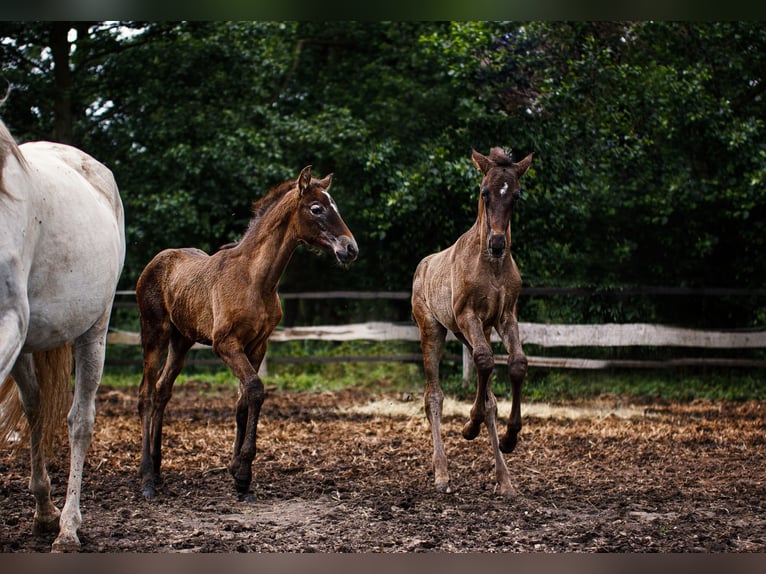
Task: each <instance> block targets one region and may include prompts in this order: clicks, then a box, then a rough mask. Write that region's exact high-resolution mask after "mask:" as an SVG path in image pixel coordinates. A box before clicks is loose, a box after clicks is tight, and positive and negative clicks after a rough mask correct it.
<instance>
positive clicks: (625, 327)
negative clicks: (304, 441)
mask: <svg viewBox="0 0 766 574" xmlns="http://www.w3.org/2000/svg"><path fill="white" fill-rule="evenodd" d="M573 291H577V292H578V293H579V292H580V291H582V294H589V293H592V292H593V290H588V291H587V293H586V292H585V290H579V288H571V289H570V288H526V290H525V293H526V294H527V295H551V294H561V293H572V292H573ZM622 292H623V293H624V291H622ZM639 292H640V293H650V294H661V295H690V294H696V295H703V296H710V295H724V294H725V295H734V296H743V295H756V296H761V295H766V289H764V290H744V289H699V290H691V289H686V288H682V289H674V288H642V289H640V290H639V289H633V290H630V293H632V294H638V293H639ZM117 294H118V295H119V296H126V295H133V296H134V295H135V292H134V291H119V292H118V293H117ZM280 296H281V297H282V298H283V299H291V298H293V299H331V298H344V299H409V297H410V294H409V292H384V291H362V292H359V291H330V292H321V293H316V292H312V293H284V294H280ZM133 305H135V303H133ZM115 306H125V303H122V302H116V303H115ZM519 332H520V335H521V338H522V343H523V344H527V345H537V346H540V347H546V348H556V347H633V346H636V347H639V346H645V347H685V348H697V349H766V330H739V331H711V330H697V329H685V328H678V327H670V326H665V325H655V324H647V323H629V324H617V323H607V324H596V325H556V324H544V323H524V322H521V323H519ZM269 340H270V341H272V342H286V341H296V340H318V341H335V342H342V341H353V340H368V341H418V340H419V333H418V329H417V327H416V326H415V325H414V324H412V323H405V324H401V323H386V322H367V323H355V324H347V325H322V326H311V327H285V328H278V329H276V330H275V331H274V332H273V333H272V335H271V337H270V339H269ZM448 340H455V338H454V336H453V335H452V334H451V333H450V334H449V336H448ZM107 342H108V343H109V344H112V345H139V344H140V336H139V334H138V333H131V332H127V331H121V330H118V329H112V330H111V331H110V333H109V336H108V339H107ZM493 342H499V339H498V338H497V335H496V334H493ZM193 348H194V349H204V348H208V349H209V347H207V346H205V345H199V344H198V345H195V346H194V347H193ZM445 358H446V359H449V360H461V357H460V356H454V355H451V356H447V357H445ZM268 360H269V361H272V362H289V363H298V362H316V363H322V362H373V361H420V360H421V355H420V354H400V355H387V356H343V357H337V356H336V357H300V358H290V357H271V356H269V357H268ZM495 360H496V362H497V363H498V364H502V363H503V362H505V361H507V356H505V355H498V356H496V357H495ZM528 360H529V364H530V366H537V367H549V368H567V369H606V368H670V367H683V366H695V365H703V366H724V367H766V360H759V359H742V358H727V357H720V358H716V357H687V358H674V359H667V360H632V359H587V358H568V357H539V356H528ZM217 361H218V359H212V358H211V359H210V360H205V359H202V360H197V361H196V362H197V363H215V362H217ZM462 362H463V373H464V376H465V377H466V378H467V377H468V376H469V373H470V369H471V360H470V357H469V356H467V354H466V352H465V350H464V352H463V356H462Z"/></svg>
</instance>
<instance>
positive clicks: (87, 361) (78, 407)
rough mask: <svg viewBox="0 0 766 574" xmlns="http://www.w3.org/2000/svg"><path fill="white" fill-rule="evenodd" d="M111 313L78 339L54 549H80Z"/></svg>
mask: <svg viewBox="0 0 766 574" xmlns="http://www.w3.org/2000/svg"><path fill="white" fill-rule="evenodd" d="M108 324H109V312H108V311H107V312H106V313H105V314H104V315H103V316H102V318H101V319H100V320H99V321H98V322H97V323H96V324H95V325H94V326H93V327H91V328H90V329H89V330H88V331H87V332H86V333H85V334H83V335H82V336H80V337H78V338H77V339H76V340H75V369H76V370H75V390H74V400H73V401H72V408H71V409H70V411H69V415H68V416H67V424H68V425H69V444H70V448H71V453H70V462H69V480H68V482H67V495H66V502H65V504H64V508H63V510H62V512H61V519H60V525H59V535H58V537H57V538H56V540H55V541H54V542H53V551H54V552H68V551H75V550H78V549H79V548H80V540H79V538H78V537H77V530H78V529H79V528H80V524H82V515H81V513H80V489H81V485H82V472H83V466H84V464H85V456H86V455H87V453H88V449H90V443H91V439H92V438H93V423H94V422H95V419H96V403H95V400H96V390H97V389H98V385H99V383H100V382H101V375H102V372H103V369H104V355H105V351H106V331H107V326H108Z"/></svg>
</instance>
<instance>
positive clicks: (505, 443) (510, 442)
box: [500, 432, 519, 454]
mask: <svg viewBox="0 0 766 574" xmlns="http://www.w3.org/2000/svg"><path fill="white" fill-rule="evenodd" d="M518 437H519V433H518V432H514V433H506V434H505V435H503V438H502V439H500V450H501V451H502V452H504V453H505V454H510V453H512V452H513V449H515V448H516V443H517V442H518V441H519V438H518Z"/></svg>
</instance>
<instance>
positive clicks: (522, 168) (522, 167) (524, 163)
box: [516, 153, 535, 177]
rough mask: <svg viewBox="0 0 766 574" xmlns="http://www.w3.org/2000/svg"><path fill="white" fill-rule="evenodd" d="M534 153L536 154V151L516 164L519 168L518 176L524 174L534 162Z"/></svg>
mask: <svg viewBox="0 0 766 574" xmlns="http://www.w3.org/2000/svg"><path fill="white" fill-rule="evenodd" d="M533 155H535V154H534V153H531V154H529V155H528V156H527V157H525V158H524V159H522V160H521V161H520V162H519V163H517V164H516V167H517V168H518V177H521V176H522V175H524V174H525V173H527V170H528V169H529V166H530V165H531V164H532V156H533Z"/></svg>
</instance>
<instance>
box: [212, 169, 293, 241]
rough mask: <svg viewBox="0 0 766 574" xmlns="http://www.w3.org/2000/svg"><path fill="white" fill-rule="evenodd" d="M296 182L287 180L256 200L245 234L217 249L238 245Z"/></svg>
mask: <svg viewBox="0 0 766 574" xmlns="http://www.w3.org/2000/svg"><path fill="white" fill-rule="evenodd" d="M297 182H298V180H296V179H288V180H287V181H283V182H282V183H280V184H278V185H276V186H275V187H273V188H272V189H270V190H269V192H268V193H267V194H266V195H264V196H263V197H262V198H260V199H256V200H255V201H254V202H253V204H252V207H251V211H252V213H253V217H252V218H251V219H250V222H249V223H248V224H247V229H246V230H245V233H244V234H243V235H242V237H241V238H240V239H239V240H238V241H233V242H232V243H227V244H226V245H222V246H221V247H220V248H219V249H220V250H223V249H231V248H232V247H236V246H237V245H239V244H240V243H241V242H242V240H243V239H244V238H245V236H246V235H248V234H249V233H250V232H252V231H253V230H254V229H255V228H256V227H257V226H258V223H259V222H260V221H261V220H262V219H263V218H264V217H265V216H266V214H267V213H269V212H270V211H271V210H272V208H273V207H274V206H275V205H277V204H279V203H280V202H281V201H282V198H284V196H285V195H286V194H287V192H288V191H290V190H291V189H295V186H296V184H297Z"/></svg>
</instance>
